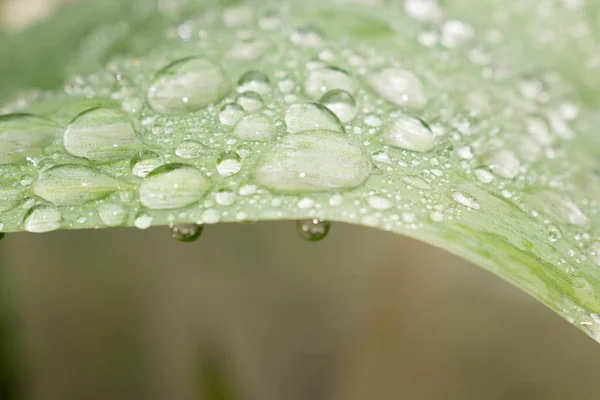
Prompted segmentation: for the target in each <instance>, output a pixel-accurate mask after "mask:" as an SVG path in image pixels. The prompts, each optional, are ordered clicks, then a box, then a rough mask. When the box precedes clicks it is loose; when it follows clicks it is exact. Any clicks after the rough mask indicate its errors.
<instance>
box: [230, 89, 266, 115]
mask: <svg viewBox="0 0 600 400" xmlns="http://www.w3.org/2000/svg"><path fill="white" fill-rule="evenodd" d="M235 102H236V103H238V104H239V105H240V106H242V108H243V109H244V110H245V111H250V112H251V111H257V110H260V109H262V108H264V107H265V102H264V100H263V98H262V96H261V95H260V94H258V93H256V92H243V93H240V95H239V96H238V97H237V99H236V100H235Z"/></svg>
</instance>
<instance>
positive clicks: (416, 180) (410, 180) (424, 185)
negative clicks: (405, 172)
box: [402, 175, 431, 190]
mask: <svg viewBox="0 0 600 400" xmlns="http://www.w3.org/2000/svg"><path fill="white" fill-rule="evenodd" d="M402 181H403V182H404V183H406V184H407V185H410V186H412V187H414V188H417V189H421V190H431V185H430V184H429V183H428V182H427V181H426V180H425V179H423V178H421V177H420V176H416V175H409V176H405V177H404V178H402Z"/></svg>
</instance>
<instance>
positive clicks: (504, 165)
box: [485, 150, 521, 179]
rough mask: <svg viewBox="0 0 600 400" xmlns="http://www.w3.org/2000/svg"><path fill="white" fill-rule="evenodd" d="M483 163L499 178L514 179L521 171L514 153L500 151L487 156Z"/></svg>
mask: <svg viewBox="0 0 600 400" xmlns="http://www.w3.org/2000/svg"><path fill="white" fill-rule="evenodd" d="M485 161H486V163H487V164H488V165H489V167H490V169H491V170H492V172H493V173H494V174H495V175H497V176H499V177H501V178H506V179H514V178H515V177H516V176H517V175H518V174H519V172H520V170H521V163H520V162H519V160H518V159H517V157H516V156H515V153H513V152H512V151H509V150H500V151H496V152H493V153H491V154H488V155H487V156H486V157H485Z"/></svg>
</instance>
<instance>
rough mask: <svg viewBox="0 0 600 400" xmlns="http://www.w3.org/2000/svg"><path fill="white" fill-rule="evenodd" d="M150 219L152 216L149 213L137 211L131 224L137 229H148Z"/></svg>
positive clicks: (151, 219)
mask: <svg viewBox="0 0 600 400" xmlns="http://www.w3.org/2000/svg"><path fill="white" fill-rule="evenodd" d="M152 221H153V218H152V216H151V215H148V214H146V213H139V214H138V215H136V216H135V221H133V224H134V225H135V227H136V228H138V229H148V228H150V227H151V226H152Z"/></svg>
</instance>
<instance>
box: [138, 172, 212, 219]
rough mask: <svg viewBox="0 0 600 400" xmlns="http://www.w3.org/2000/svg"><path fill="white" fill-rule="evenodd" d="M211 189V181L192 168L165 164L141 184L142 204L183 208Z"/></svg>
mask: <svg viewBox="0 0 600 400" xmlns="http://www.w3.org/2000/svg"><path fill="white" fill-rule="evenodd" d="M211 187H212V184H211V182H210V180H209V179H208V178H207V177H205V176H204V174H202V172H201V171H199V170H198V169H196V168H194V167H192V166H191V165H185V164H168V165H163V166H162V167H158V168H156V169H155V170H153V171H152V172H151V173H149V174H148V176H147V177H146V178H145V179H144V182H142V184H141V185H140V189H139V195H140V202H141V203H142V204H143V205H144V206H146V207H148V208H150V209H155V210H164V209H174V208H182V207H185V206H188V205H190V204H193V203H195V202H197V201H199V200H200V199H202V197H204V195H205V194H206V193H207V192H208V191H209V190H210V188H211Z"/></svg>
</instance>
